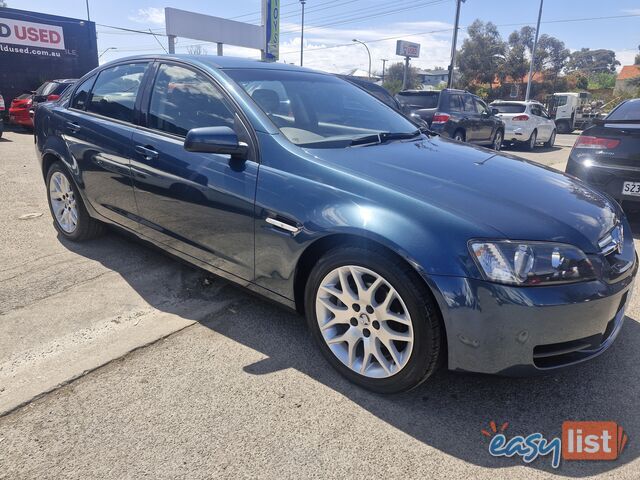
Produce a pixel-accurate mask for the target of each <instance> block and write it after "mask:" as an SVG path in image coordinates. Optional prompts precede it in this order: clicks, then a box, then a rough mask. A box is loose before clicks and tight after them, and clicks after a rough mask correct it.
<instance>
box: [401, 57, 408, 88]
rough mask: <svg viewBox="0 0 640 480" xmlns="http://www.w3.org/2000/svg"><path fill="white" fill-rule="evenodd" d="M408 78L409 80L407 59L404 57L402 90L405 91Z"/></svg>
mask: <svg viewBox="0 0 640 480" xmlns="http://www.w3.org/2000/svg"><path fill="white" fill-rule="evenodd" d="M408 78H409V57H404V72H403V74H402V90H406V89H407V80H408Z"/></svg>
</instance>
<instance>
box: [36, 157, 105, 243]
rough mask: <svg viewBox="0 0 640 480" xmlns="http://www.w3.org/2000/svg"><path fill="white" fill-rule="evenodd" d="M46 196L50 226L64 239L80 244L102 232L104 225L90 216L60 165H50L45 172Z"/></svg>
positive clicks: (71, 181) (58, 163)
mask: <svg viewBox="0 0 640 480" xmlns="http://www.w3.org/2000/svg"><path fill="white" fill-rule="evenodd" d="M47 193H48V195H47V198H48V200H49V210H50V211H51V216H52V217H53V224H54V226H55V227H56V230H58V232H60V234H61V235H62V236H63V237H65V238H66V239H68V240H72V241H75V242H81V241H83V240H89V239H91V238H94V237H97V236H98V235H100V234H102V233H103V231H104V226H103V225H102V223H100V222H98V221H97V220H94V219H93V218H91V217H90V216H89V213H87V209H86V208H85V206H84V203H83V202H82V198H81V197H80V194H79V193H78V189H77V187H76V185H75V183H74V182H73V180H72V179H71V177H70V176H69V173H68V172H67V170H66V169H65V168H64V166H63V165H62V164H61V163H60V162H55V163H53V164H52V165H51V167H50V168H49V171H48V172H47Z"/></svg>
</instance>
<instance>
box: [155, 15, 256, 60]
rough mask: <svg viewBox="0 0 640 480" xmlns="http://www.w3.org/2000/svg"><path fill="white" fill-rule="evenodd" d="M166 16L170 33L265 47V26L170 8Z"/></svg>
mask: <svg viewBox="0 0 640 480" xmlns="http://www.w3.org/2000/svg"><path fill="white" fill-rule="evenodd" d="M164 17H165V22H166V30H167V35H173V36H176V37H185V38H192V39H194V40H202V41H204V42H213V43H223V44H227V45H236V46H238V47H247V48H257V49H258V50H264V43H265V42H264V28H263V27H262V26H261V25H252V24H250V23H244V22H236V21H234V20H227V19H226V18H220V17H213V16H211V15H203V14H201V13H195V12H188V11H186V10H179V9H177V8H170V7H167V8H165V9H164Z"/></svg>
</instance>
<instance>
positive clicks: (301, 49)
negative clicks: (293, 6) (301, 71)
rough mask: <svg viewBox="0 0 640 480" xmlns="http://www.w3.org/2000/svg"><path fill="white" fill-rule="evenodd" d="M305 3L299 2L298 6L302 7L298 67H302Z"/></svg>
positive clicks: (302, 0)
mask: <svg viewBox="0 0 640 480" xmlns="http://www.w3.org/2000/svg"><path fill="white" fill-rule="evenodd" d="M305 3H307V0H300V5H302V30H301V32H300V66H302V62H303V58H302V57H303V54H304V4H305Z"/></svg>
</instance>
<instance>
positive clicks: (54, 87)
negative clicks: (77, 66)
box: [9, 78, 76, 129]
mask: <svg viewBox="0 0 640 480" xmlns="http://www.w3.org/2000/svg"><path fill="white" fill-rule="evenodd" d="M75 81H76V79H72V78H68V79H61V80H50V81H47V82H44V83H43V84H42V85H40V87H38V89H37V90H35V91H33V92H28V93H23V94H22V95H19V96H17V97H16V98H14V99H13V100H12V101H11V106H10V107H9V121H10V122H11V123H12V124H14V125H20V126H22V127H25V128H27V129H31V128H33V112H34V111H35V108H36V106H37V105H38V103H42V102H51V101H54V100H57V99H59V98H60V96H61V95H62V94H63V93H64V92H65V90H66V89H67V88H69V87H70V86H71V85H73V84H74V83H75Z"/></svg>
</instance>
